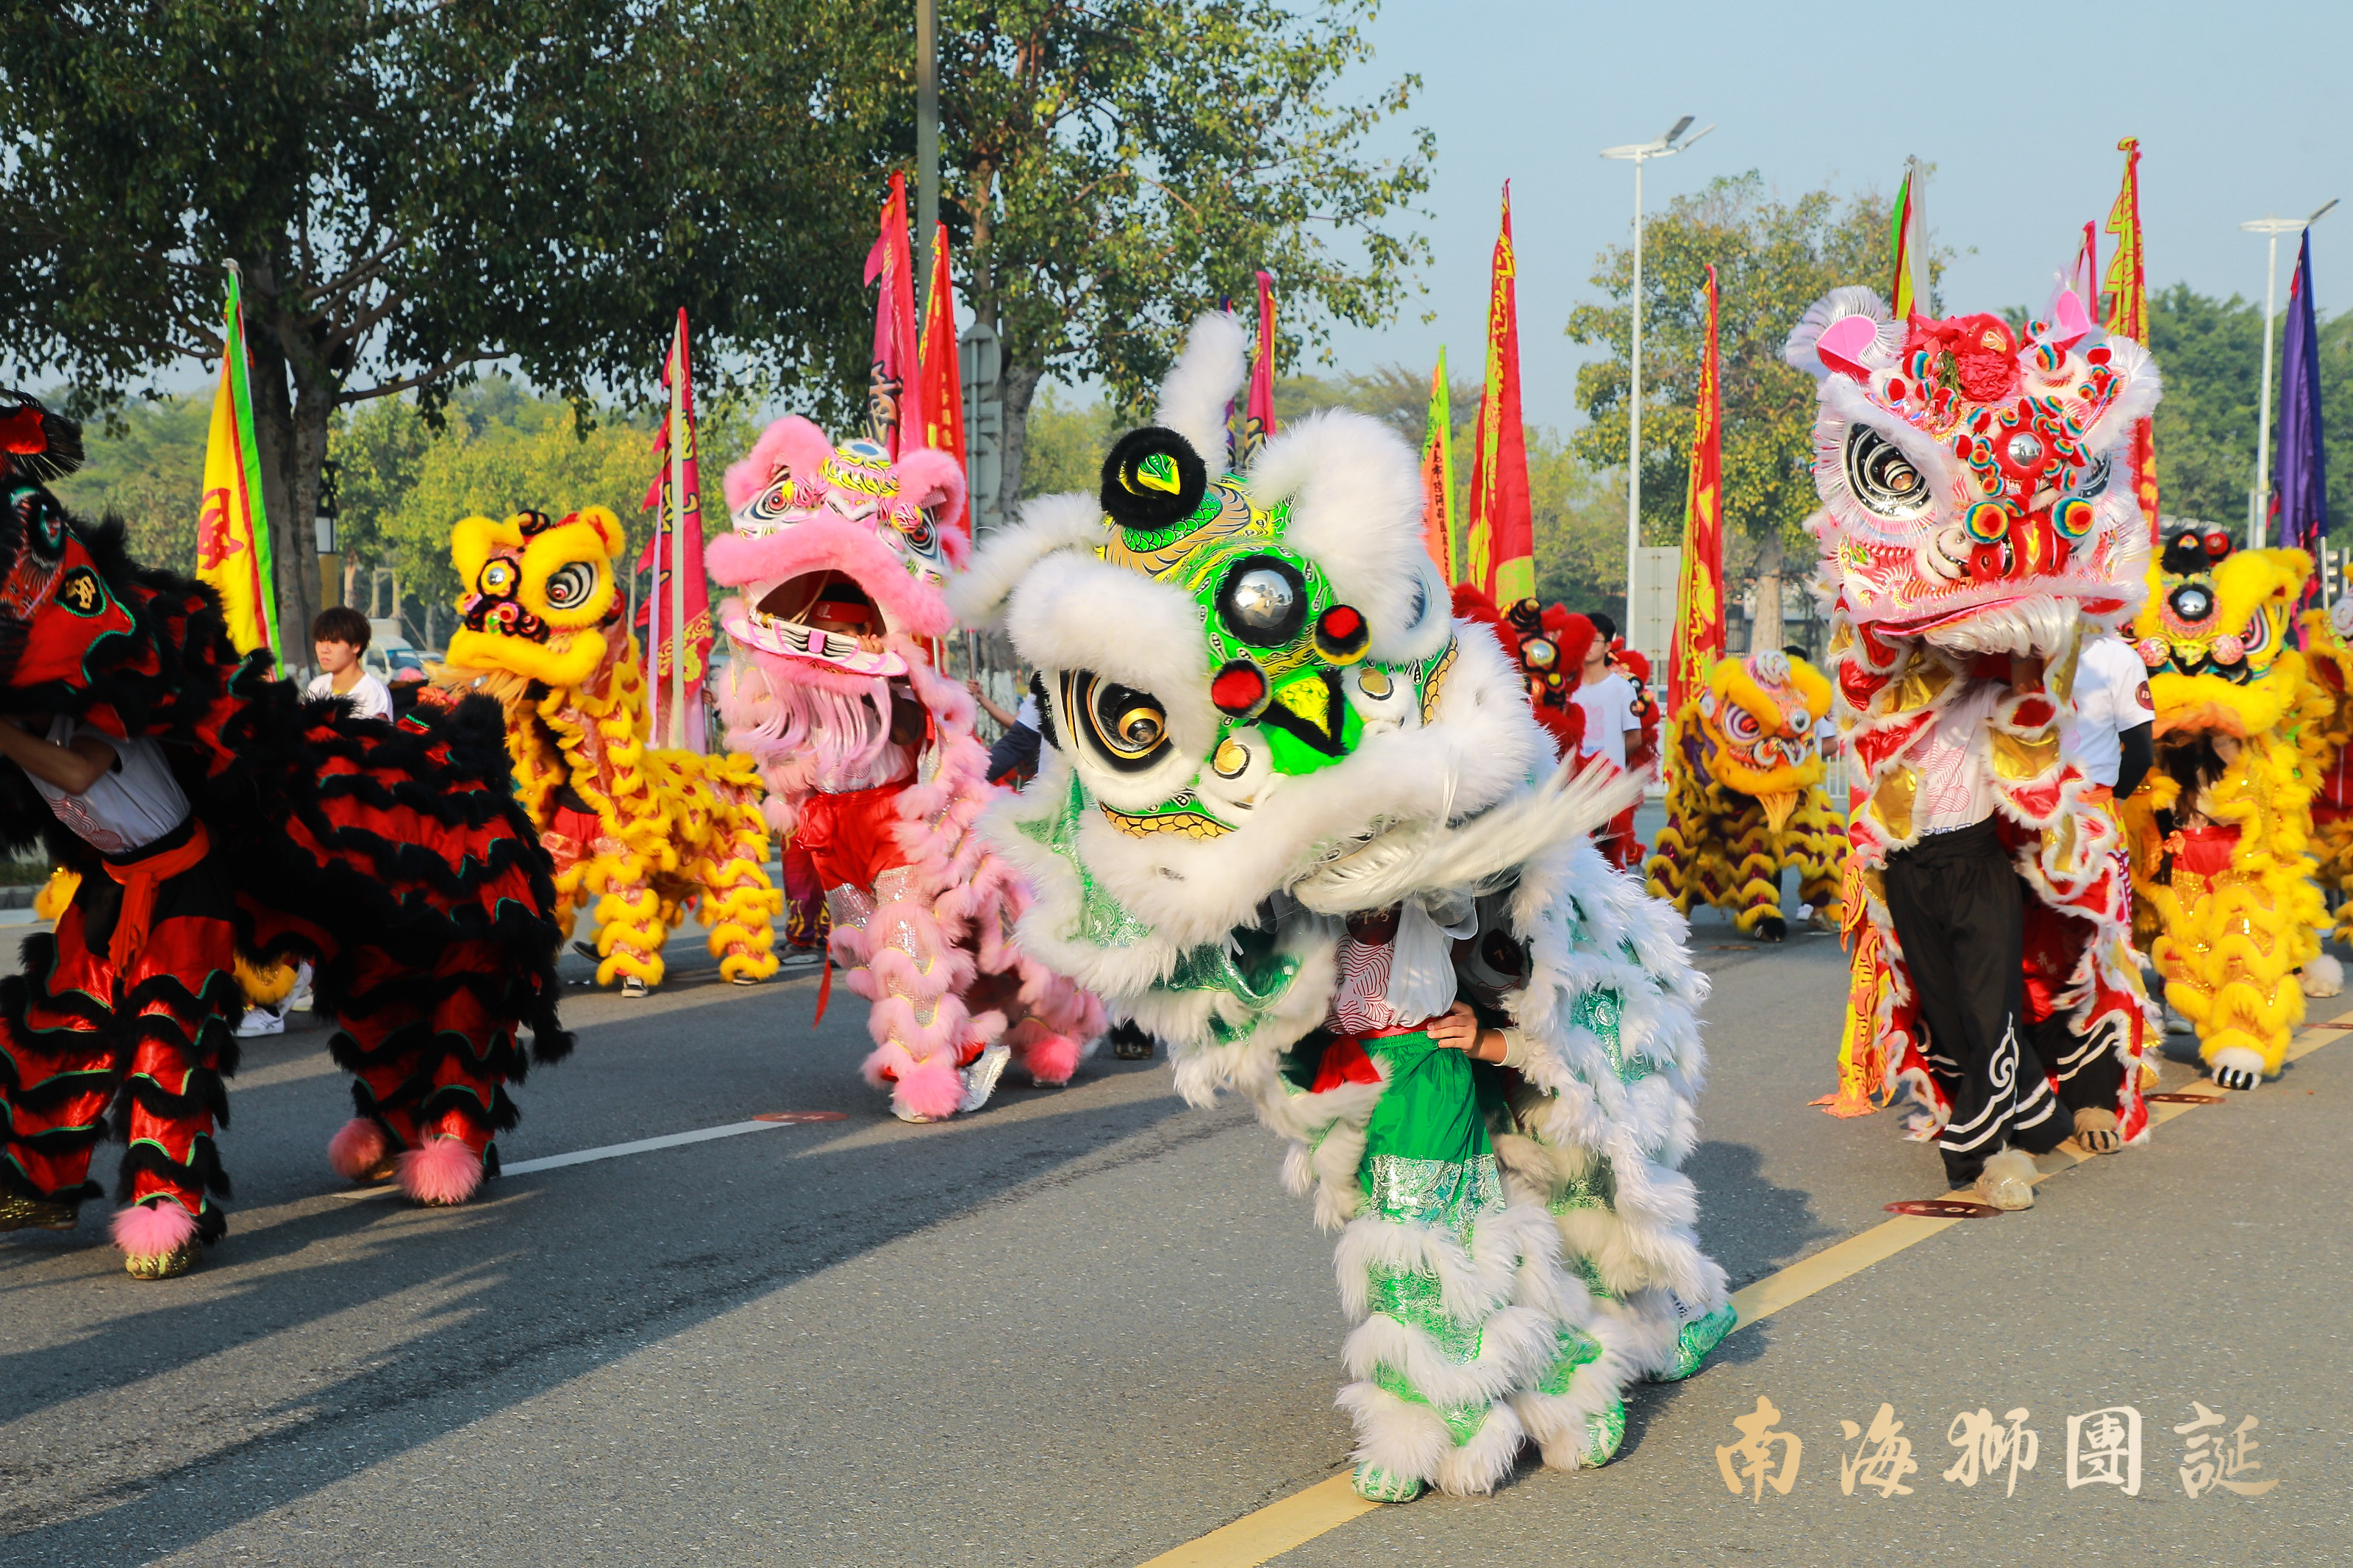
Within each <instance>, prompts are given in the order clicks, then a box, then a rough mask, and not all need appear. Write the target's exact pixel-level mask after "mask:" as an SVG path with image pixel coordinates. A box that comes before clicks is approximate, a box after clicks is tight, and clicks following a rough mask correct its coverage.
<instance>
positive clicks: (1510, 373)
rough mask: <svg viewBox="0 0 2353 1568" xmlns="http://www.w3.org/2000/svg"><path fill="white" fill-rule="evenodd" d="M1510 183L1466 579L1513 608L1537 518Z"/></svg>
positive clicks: (1528, 569) (1474, 463)
mask: <svg viewBox="0 0 2353 1568" xmlns="http://www.w3.org/2000/svg"><path fill="white" fill-rule="evenodd" d="M1517 276H1518V267H1517V263H1516V262H1515V260H1514V257H1513V253H1512V185H1511V182H1510V181H1508V180H1506V181H1505V182H1504V226H1503V230H1502V232H1501V233H1499V234H1498V235H1497V236H1496V237H1495V260H1494V269H1493V274H1492V276H1491V278H1490V279H1489V283H1488V290H1487V364H1486V372H1487V374H1486V384H1485V386H1484V387H1482V389H1481V391H1480V394H1479V424H1478V428H1477V431H1476V433H1475V434H1474V435H1473V436H1472V451H1471V553H1470V559H1469V560H1468V561H1467V562H1465V563H1464V564H1463V573H1462V580H1463V581H1464V582H1466V583H1474V584H1478V586H1479V587H1480V588H1482V590H1484V591H1485V593H1486V595H1487V597H1488V598H1489V599H1491V600H1493V602H1494V603H1495V605H1496V606H1497V607H1498V608H1501V609H1505V610H1508V609H1509V608H1510V607H1511V606H1512V605H1515V604H1517V603H1519V602H1520V601H1521V600H1522V599H1527V598H1533V597H1535V591H1536V563H1535V553H1536V546H1535V518H1534V515H1533V513H1532V512H1531V510H1530V509H1529V505H1528V447H1527V432H1526V430H1525V428H1524V427H1523V426H1521V424H1520V310H1519V297H1518V294H1517V292H1516V291H1515V289H1514V279H1515V278H1516V277H1517Z"/></svg>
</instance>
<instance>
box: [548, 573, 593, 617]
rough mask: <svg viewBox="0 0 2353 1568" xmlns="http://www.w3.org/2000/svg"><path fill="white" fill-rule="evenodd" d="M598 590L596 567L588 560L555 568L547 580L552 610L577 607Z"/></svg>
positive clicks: (549, 605)
mask: <svg viewBox="0 0 2353 1568" xmlns="http://www.w3.org/2000/svg"><path fill="white" fill-rule="evenodd" d="M595 592H596V567H595V566H594V565H592V564H591V563H588V562H586V561H574V562H570V563H566V564H565V565H562V566H559V567H557V568H556V569H555V573H554V575H553V576H551V577H549V578H548V580H547V607H548V608H549V609H551V610H571V609H577V608H578V607H579V606H580V605H585V604H586V603H587V602H588V595H591V594H593V593H595Z"/></svg>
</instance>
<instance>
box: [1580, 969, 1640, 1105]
mask: <svg viewBox="0 0 2353 1568" xmlns="http://www.w3.org/2000/svg"><path fill="white" fill-rule="evenodd" d="M1569 1022H1570V1024H1571V1025H1573V1026H1576V1027H1577V1028H1581V1029H1587V1030H1589V1031H1591V1032H1592V1035H1593V1037H1594V1038H1595V1039H1597V1040H1599V1041H1600V1042H1601V1051H1602V1054H1603V1055H1604V1056H1606V1057H1608V1058H1609V1070H1610V1071H1611V1072H1614V1073H1616V1074H1617V1075H1618V1080H1619V1081H1620V1083H1634V1082H1636V1081H1638V1080H1640V1079H1645V1078H1648V1077H1650V1076H1651V1064H1650V1063H1649V1062H1647V1061H1645V1060H1643V1059H1642V1058H1641V1057H1638V1056H1637V1057H1630V1056H1629V1055H1628V1054H1627V1051H1626V1029H1625V1024H1626V1004H1625V1001H1624V999H1623V998H1621V997H1620V995H1619V994H1618V993H1617V992H1615V991H1611V990H1609V989H1606V988H1604V989H1599V990H1594V991H1588V992H1585V993H1583V994H1581V995H1579V996H1578V997H1577V1002H1576V1005H1574V1006H1572V1007H1571V1008H1570V1009H1569Z"/></svg>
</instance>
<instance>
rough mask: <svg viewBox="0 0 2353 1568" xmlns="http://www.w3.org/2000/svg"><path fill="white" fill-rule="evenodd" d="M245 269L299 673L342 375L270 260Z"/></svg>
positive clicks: (258, 407) (307, 659) (306, 659)
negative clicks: (297, 312) (323, 477)
mask: <svg viewBox="0 0 2353 1568" xmlns="http://www.w3.org/2000/svg"><path fill="white" fill-rule="evenodd" d="M242 270H243V272H244V275H245V287H246V310H245V320H246V328H247V331H246V353H247V359H248V366H249V373H250V378H251V382H252V388H253V424H254V440H255V444H256V445H257V446H258V447H259V448H260V453H259V456H260V458H261V501H262V506H263V508H264V510H266V511H267V512H268V513H269V552H270V557H271V564H272V566H273V568H274V569H275V576H276V579H277V581H276V582H275V583H274V584H272V586H273V587H274V589H275V591H276V598H277V605H276V612H277V620H278V657H279V668H280V671H281V672H282V673H284V674H287V675H293V674H296V673H298V672H301V671H303V670H307V669H308V668H310V666H311V621H312V620H313V619H314V618H316V616H318V614H319V598H320V583H319V541H318V535H317V532H316V531H315V529H314V527H313V525H312V522H311V519H312V517H313V516H315V515H316V513H317V511H318V506H319V480H320V474H321V470H322V468H323V467H324V466H325V463H326V460H327V420H328V416H331V415H332V413H333V412H334V408H335V395H336V393H337V391H338V390H339V385H338V382H339V378H338V377H337V376H336V375H335V374H334V373H333V372H332V371H331V370H330V369H329V368H328V366H327V364H326V362H325V358H324V356H323V355H322V353H320V351H319V345H318V344H317V343H316V342H312V341H310V336H309V335H310V334H311V333H312V332H313V331H315V329H313V328H310V327H306V326H305V325H303V324H302V323H301V321H299V319H298V318H296V317H295V316H294V315H293V314H292V313H291V312H290V311H288V310H286V309H285V308H284V300H283V298H282V295H281V292H280V284H279V279H278V276H277V271H276V268H274V267H273V266H272V265H271V264H270V262H269V260H268V259H267V258H259V259H256V258H248V259H247V260H246V261H244V262H243V263H242Z"/></svg>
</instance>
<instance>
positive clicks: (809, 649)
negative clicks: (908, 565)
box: [727, 568, 907, 677]
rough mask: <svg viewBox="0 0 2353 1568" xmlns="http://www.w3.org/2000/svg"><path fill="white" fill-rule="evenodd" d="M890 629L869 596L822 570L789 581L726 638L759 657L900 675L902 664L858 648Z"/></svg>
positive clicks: (844, 576) (846, 578) (842, 576)
mask: <svg viewBox="0 0 2353 1568" xmlns="http://www.w3.org/2000/svg"><path fill="white" fill-rule="evenodd" d="M889 630H890V626H889V624H888V621H887V620H886V618H885V616H883V613H882V609H881V606H880V605H877V604H876V603H875V602H874V597H873V595H871V594H869V593H868V592H867V591H866V590H865V589H864V588H862V587H860V585H859V583H858V580H857V579H856V578H855V577H853V576H851V575H850V574H849V573H847V572H840V571H835V570H832V569H829V568H828V569H825V570H820V571H816V572H804V573H802V574H800V575H798V576H797V577H787V578H786V579H785V581H783V582H782V583H779V584H776V586H775V587H773V588H771V589H769V590H768V591H767V592H766V593H765V594H763V595H761V596H760V598H759V601H758V603H756V604H754V605H753V606H752V607H751V608H750V609H749V610H747V611H746V612H745V613H744V616H742V618H741V619H740V620H738V621H736V622H735V623H734V624H732V625H730V626H728V628H727V632H728V635H729V636H730V637H733V638H734V639H735V640H737V641H738V642H742V643H744V644H746V645H748V646H750V647H755V648H758V649H760V650H762V651H763V652H766V653H774V654H782V655H783V656H785V657H786V658H806V659H813V660H815V661H817V662H818V663H821V664H828V665H831V666H833V667H834V668H837V669H841V670H845V671H847V672H849V673H850V674H853V675H864V676H875V677H889V676H894V675H904V674H905V673H906V672H907V664H906V661H905V660H904V659H902V658H900V657H899V656H898V655H897V654H895V653H891V652H888V651H881V652H872V651H869V650H868V649H866V648H863V647H860V646H859V638H860V637H881V636H882V635H884V634H885V633H886V632H888V631H889Z"/></svg>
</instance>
